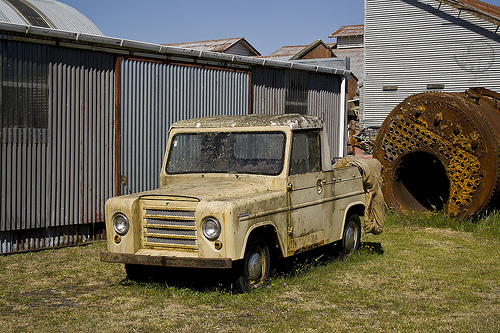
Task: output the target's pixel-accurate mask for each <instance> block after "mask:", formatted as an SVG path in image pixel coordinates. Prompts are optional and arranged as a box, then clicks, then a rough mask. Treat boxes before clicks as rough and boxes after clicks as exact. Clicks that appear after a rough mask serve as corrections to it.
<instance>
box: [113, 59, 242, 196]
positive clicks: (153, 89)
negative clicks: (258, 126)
mask: <svg viewBox="0 0 500 333" xmlns="http://www.w3.org/2000/svg"><path fill="white" fill-rule="evenodd" d="M119 66H120V113H121V115H120V118H121V128H120V140H121V141H120V145H121V148H120V160H121V162H120V168H121V169H120V173H121V175H123V176H125V177H126V179H127V186H128V188H127V187H126V186H124V185H123V184H122V185H121V193H122V194H126V193H128V191H129V190H130V191H131V192H134V193H135V192H140V191H146V190H151V189H154V188H157V187H159V186H160V171H161V166H162V162H163V157H164V154H165V149H166V147H167V140H168V130H169V128H170V125H171V124H172V123H174V122H176V121H179V120H184V119H190V118H199V117H206V116H214V115H245V114H248V113H249V81H250V74H249V72H248V71H239V70H229V69H222V68H221V69H219V68H215V67H204V66H201V65H199V66H197V65H180V64H171V63H164V62H155V61H144V60H134V59H122V60H121V61H120V64H119ZM125 177H121V179H125Z"/></svg>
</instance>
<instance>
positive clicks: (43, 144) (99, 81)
mask: <svg viewBox="0 0 500 333" xmlns="http://www.w3.org/2000/svg"><path fill="white" fill-rule="evenodd" d="M0 57H1V61H0V63H1V66H2V67H1V69H0V72H1V74H2V77H1V86H2V89H1V92H2V96H1V104H2V106H1V114H0V115H1V119H2V120H1V123H0V129H1V131H2V132H1V144H0V164H1V170H2V173H1V178H0V195H1V199H0V242H1V244H0V251H1V252H2V253H6V252H15V251H23V250H32V249H36V248H44V247H56V246H62V245H71V244H76V243H80V242H85V241H88V240H91V239H92V238H93V236H94V234H95V233H96V232H97V230H96V229H97V228H98V227H97V226H96V223H98V222H102V221H104V216H103V215H102V214H103V211H104V210H103V207H104V202H105V200H106V199H107V198H109V197H111V196H112V195H113V192H114V187H113V180H114V175H113V158H114V141H113V140H114V136H113V134H114V129H113V122H114V60H113V59H114V56H113V55H110V54H105V53H97V52H89V51H82V50H75V49H65V48H57V47H52V46H46V45H37V44H28V43H20V42H11V41H1V42H0ZM9 97H10V98H9ZM40 106H43V107H40ZM100 228H102V226H100Z"/></svg>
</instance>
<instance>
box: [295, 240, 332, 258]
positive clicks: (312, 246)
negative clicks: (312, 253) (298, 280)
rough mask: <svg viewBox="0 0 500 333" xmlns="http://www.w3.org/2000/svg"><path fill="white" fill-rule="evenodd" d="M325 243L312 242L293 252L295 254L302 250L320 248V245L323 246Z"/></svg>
mask: <svg viewBox="0 0 500 333" xmlns="http://www.w3.org/2000/svg"><path fill="white" fill-rule="evenodd" d="M323 245H325V242H324V241H321V242H319V243H315V244H311V245H308V246H304V247H301V248H300V249H297V250H295V252H293V254H294V255H295V254H299V253H302V252H306V251H309V250H312V249H315V248H318V247H320V246H323Z"/></svg>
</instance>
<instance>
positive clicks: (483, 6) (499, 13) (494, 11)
mask: <svg viewBox="0 0 500 333" xmlns="http://www.w3.org/2000/svg"><path fill="white" fill-rule="evenodd" d="M457 1H458V2H461V3H463V4H465V5H469V6H471V7H474V8H476V9H479V10H480V11H483V12H485V13H487V14H490V15H492V16H494V17H496V18H497V19H499V20H500V7H498V6H495V5H491V4H489V3H486V2H483V1H478V0H457Z"/></svg>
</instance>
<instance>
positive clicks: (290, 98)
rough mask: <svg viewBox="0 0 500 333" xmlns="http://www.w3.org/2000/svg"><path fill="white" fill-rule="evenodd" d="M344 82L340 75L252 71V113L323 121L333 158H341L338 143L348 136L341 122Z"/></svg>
mask: <svg viewBox="0 0 500 333" xmlns="http://www.w3.org/2000/svg"><path fill="white" fill-rule="evenodd" d="M341 81H342V78H341V77H340V76H336V75H327V74H320V73H310V72H298V71H291V70H282V69H273V68H266V67H254V68H252V95H253V97H252V106H253V110H252V112H253V113H255V114H284V113H301V114H309V115H314V116H317V117H319V118H321V119H322V120H323V121H324V122H325V125H326V130H327V132H328V135H329V146H330V151H331V157H332V158H333V159H335V158H337V157H338V156H337V153H336V152H338V151H339V148H340V146H339V145H344V144H345V143H344V142H342V143H339V140H338V139H336V138H338V137H339V135H340V132H339V131H340V130H341V129H342V132H345V130H344V128H345V126H342V124H341V123H340V122H341V120H340V118H339V110H344V108H342V107H341V103H342V99H341V94H340V91H341Z"/></svg>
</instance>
